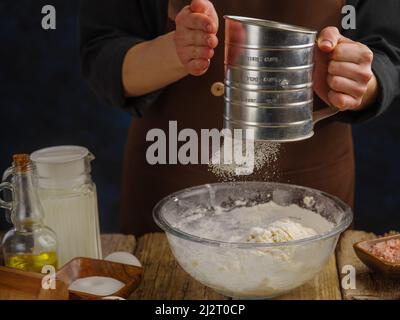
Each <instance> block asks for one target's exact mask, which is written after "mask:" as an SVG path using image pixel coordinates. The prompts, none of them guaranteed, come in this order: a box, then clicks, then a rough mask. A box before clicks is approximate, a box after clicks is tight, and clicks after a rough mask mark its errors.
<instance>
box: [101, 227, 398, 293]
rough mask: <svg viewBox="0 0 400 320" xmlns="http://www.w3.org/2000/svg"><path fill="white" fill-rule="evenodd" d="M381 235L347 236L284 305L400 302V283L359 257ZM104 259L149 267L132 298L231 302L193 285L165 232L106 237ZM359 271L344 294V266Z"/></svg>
mask: <svg viewBox="0 0 400 320" xmlns="http://www.w3.org/2000/svg"><path fill="white" fill-rule="evenodd" d="M374 238H376V235H374V234H372V233H366V232H362V231H347V232H346V233H345V234H344V235H343V237H342V239H341V241H340V242H339V245H338V247H337V250H336V254H335V255H334V256H332V258H331V260H330V261H329V264H328V265H327V267H326V268H325V270H323V271H322V272H321V273H320V274H319V275H318V276H317V277H316V278H314V279H313V280H312V281H310V282H308V283H306V284H305V285H304V286H302V287H300V288H298V289H296V290H294V291H292V292H291V293H290V294H287V295H285V296H282V297H279V298H278V299H279V300H342V299H344V300H352V299H357V300H360V299H362V300H365V299H372V300H376V299H400V281H397V282H396V281H391V280H386V279H384V278H382V277H381V276H379V275H378V274H375V273H372V272H371V271H370V270H369V269H368V268H367V267H366V266H364V265H363V263H362V262H361V261H360V260H359V259H358V258H357V257H356V255H355V253H354V250H353V248H352V245H353V243H355V242H358V241H362V240H367V239H374ZM102 240H103V241H102V243H103V251H104V254H108V253H110V252H114V251H121V250H124V251H130V252H134V254H135V255H136V256H137V257H138V258H139V260H140V261H141V262H142V264H143V266H144V270H145V272H144V278H143V281H142V283H141V285H140V287H139V288H138V289H137V290H136V291H135V292H134V294H133V295H132V296H131V299H142V300H150V299H151V300H152V299H155V300H164V299H165V300H220V299H227V298H226V297H224V296H221V295H219V294H217V293H216V292H214V291H213V290H211V289H208V288H206V287H204V286H203V285H201V284H200V283H198V282H197V281H195V280H193V279H192V278H191V277H190V276H189V275H188V274H187V273H186V272H185V271H183V270H182V268H181V267H180V266H179V265H178V264H177V262H176V260H175V259H174V257H173V256H172V253H171V251H170V249H169V245H168V242H167V239H166V236H165V235H164V234H162V233H154V234H148V235H145V236H144V237H141V238H139V239H138V240H137V242H136V241H135V239H134V238H133V237H132V236H122V235H106V236H103V238H102ZM348 265H351V266H354V268H355V270H356V274H357V278H356V279H357V281H356V289H353V290H344V289H342V286H341V285H340V284H341V281H342V279H343V277H344V276H345V275H346V274H347V273H345V274H342V272H341V271H342V270H343V267H345V266H348Z"/></svg>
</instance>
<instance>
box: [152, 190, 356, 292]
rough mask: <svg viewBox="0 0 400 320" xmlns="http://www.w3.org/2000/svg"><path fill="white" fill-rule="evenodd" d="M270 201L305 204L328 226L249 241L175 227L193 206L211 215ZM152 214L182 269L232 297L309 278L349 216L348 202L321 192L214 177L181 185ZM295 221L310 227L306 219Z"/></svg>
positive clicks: (287, 286) (293, 285)
mask: <svg viewBox="0 0 400 320" xmlns="http://www.w3.org/2000/svg"><path fill="white" fill-rule="evenodd" d="M270 201H273V202H274V203H276V204H277V205H280V206H284V207H286V206H289V205H292V204H296V205H298V206H299V207H302V208H305V209H308V210H311V211H313V212H314V213H316V214H318V215H320V216H322V217H324V218H325V219H326V220H328V221H329V222H330V223H331V224H332V228H330V229H329V231H327V232H324V233H322V234H319V235H317V236H313V237H310V238H306V239H303V240H297V241H291V242H285V243H249V242H228V241H218V240H215V239H207V238H203V237H200V236H198V235H194V234H189V233H188V232H186V231H184V230H181V229H180V228H179V227H177V226H178V225H179V222H180V221H182V219H188V218H190V217H192V216H194V215H198V214H199V212H201V213H202V214H206V215H207V216H208V217H211V218H212V217H214V216H215V217H217V216H218V214H220V213H221V210H222V211H223V212H224V214H225V213H226V214H229V212H231V211H232V209H237V208H240V207H252V206H255V205H259V204H265V203H268V202H270ZM153 215H154V219H155V221H156V223H157V224H158V226H159V227H161V228H162V229H163V230H164V231H165V232H166V235H167V238H168V241H169V245H170V247H171V250H172V253H173V254H174V256H175V258H176V259H177V261H178V263H179V264H180V266H181V267H182V268H183V269H184V270H185V271H186V272H187V273H189V274H190V275H191V276H192V277H193V278H194V279H196V280H197V281H199V282H200V283H202V284H204V285H205V286H207V287H210V288H212V289H214V290H215V291H217V292H219V293H221V294H223V295H225V296H229V297H233V298H238V299H268V298H273V297H276V296H279V295H282V294H284V293H287V292H289V291H291V290H293V289H295V288H297V287H299V286H301V285H303V284H304V283H305V282H307V281H309V280H311V279H312V278H314V277H315V276H316V275H317V274H318V273H319V272H320V271H321V270H322V269H323V268H324V267H325V266H326V264H327V262H328V261H329V259H330V257H331V255H332V254H333V251H334V249H335V247H336V244H337V241H338V238H339V236H340V234H341V233H342V232H343V231H344V230H346V229H347V228H348V227H349V226H350V224H351V222H352V219H353V214H352V211H351V209H350V208H349V206H347V205H346V204H344V203H343V202H342V201H340V200H339V199H337V198H335V197H333V196H330V195H328V194H326V193H323V192H321V191H318V190H313V189H309V188H304V187H299V186H294V185H285V184H277V183H266V182H237V183H220V184H211V185H204V186H199V187H194V188H190V189H185V190H182V191H180V192H177V193H175V194H172V195H170V196H168V197H166V198H165V199H163V200H162V201H161V202H159V203H158V204H157V206H156V207H155V208H154V212H153ZM232 219H234V217H233V218H232ZM233 222H234V221H233ZM300 223H301V224H303V225H304V226H306V227H313V225H312V224H313V223H312V221H300ZM230 225H232V224H231V223H230ZM233 225H234V224H233ZM254 227H256V226H254Z"/></svg>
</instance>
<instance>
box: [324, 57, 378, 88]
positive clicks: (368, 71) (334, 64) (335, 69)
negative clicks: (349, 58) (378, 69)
mask: <svg viewBox="0 0 400 320" xmlns="http://www.w3.org/2000/svg"><path fill="white" fill-rule="evenodd" d="M328 73H329V74H330V75H332V76H341V77H345V78H349V79H352V80H354V81H359V82H361V83H368V82H369V81H370V80H371V78H372V77H373V75H374V74H373V72H372V68H371V65H367V64H366V65H363V66H360V65H357V64H355V63H351V62H341V61H335V60H332V61H331V62H330V63H329V67H328Z"/></svg>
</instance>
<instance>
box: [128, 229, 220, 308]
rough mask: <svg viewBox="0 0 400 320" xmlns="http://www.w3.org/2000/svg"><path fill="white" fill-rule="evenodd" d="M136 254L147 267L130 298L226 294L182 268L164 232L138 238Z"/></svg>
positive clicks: (212, 297)
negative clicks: (193, 277)
mask: <svg viewBox="0 0 400 320" xmlns="http://www.w3.org/2000/svg"><path fill="white" fill-rule="evenodd" d="M136 256H137V257H138V259H139V260H140V261H141V263H142V264H143V266H144V278H143V280H142V283H141V285H140V286H139V288H138V289H137V290H136V291H135V293H134V294H133V295H132V296H131V299H143V300H163V299H166V300H220V299H225V298H224V297H223V296H221V295H219V294H217V293H215V292H214V291H212V290H211V289H208V288H206V287H204V286H203V285H201V284H200V283H198V282H197V281H195V280H193V279H192V278H191V277H190V276H189V275H188V274H187V273H186V272H185V271H183V270H182V268H181V267H179V265H178V263H177V262H176V260H175V258H174V257H173V256H172V253H171V251H170V249H169V246H168V241H167V239H166V236H165V235H164V234H161V233H155V234H148V235H145V236H144V237H142V238H140V239H138V243H137V248H136Z"/></svg>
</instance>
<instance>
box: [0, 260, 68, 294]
mask: <svg viewBox="0 0 400 320" xmlns="http://www.w3.org/2000/svg"><path fill="white" fill-rule="evenodd" d="M43 277H44V275H42V274H40V273H32V272H25V271H22V270H17V269H11V268H5V267H0V300H67V299H68V288H67V286H66V285H65V284H64V283H63V282H60V281H57V282H56V290H45V289H43V288H42V279H43Z"/></svg>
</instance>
